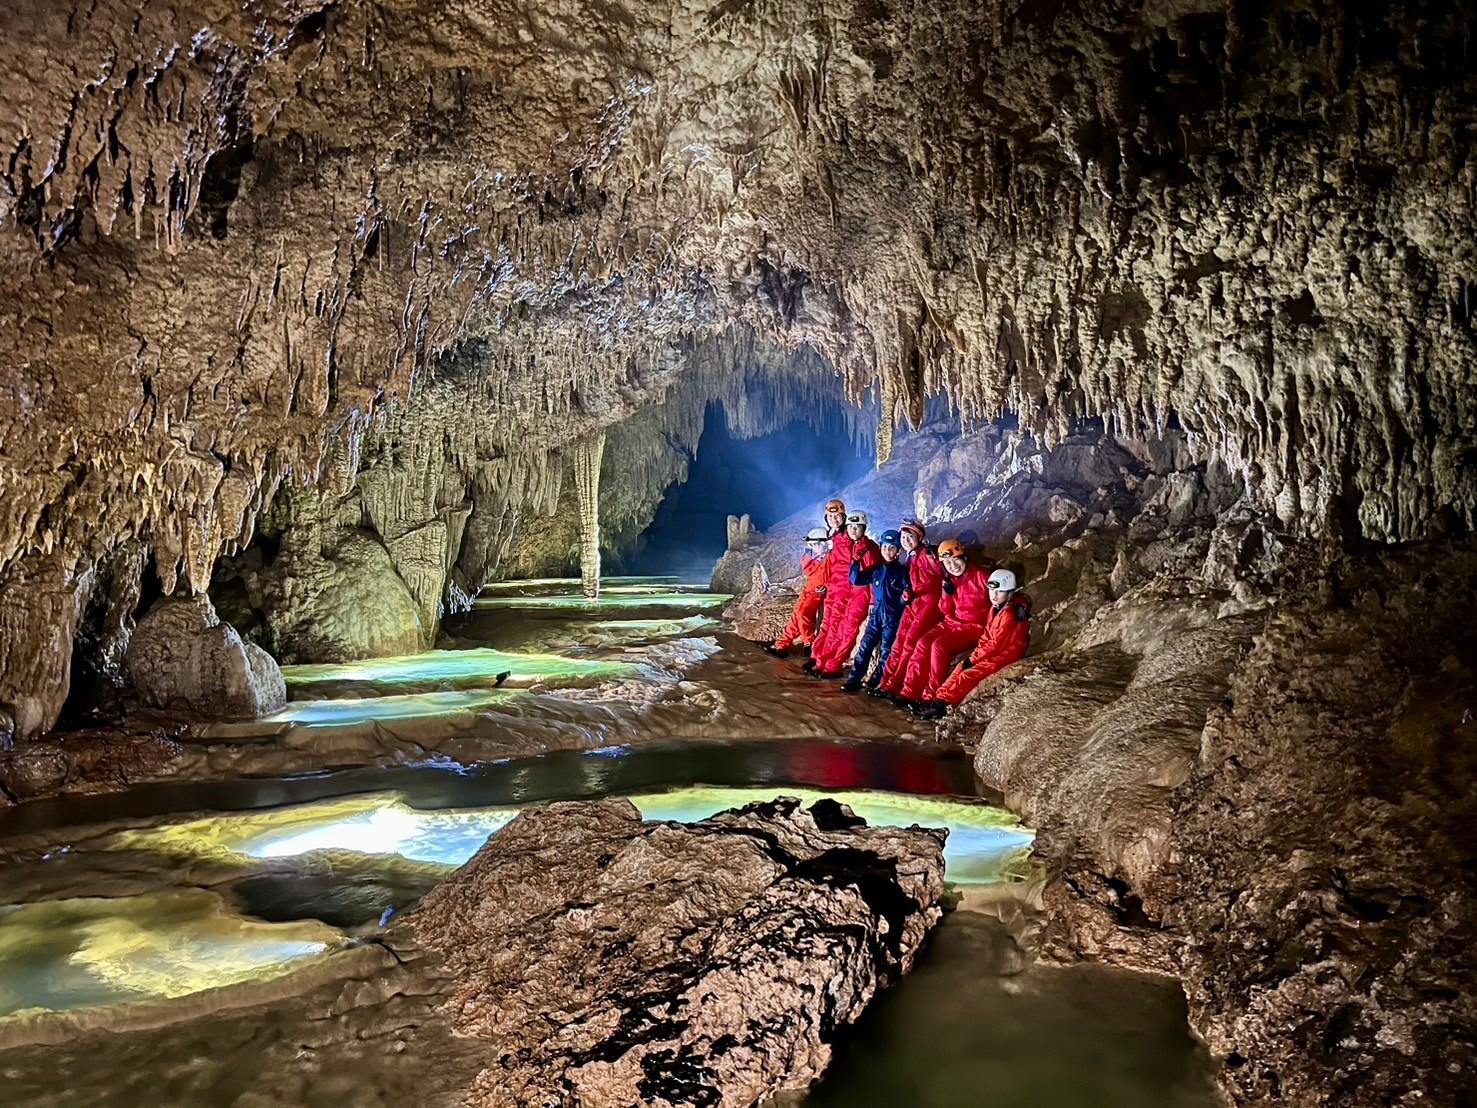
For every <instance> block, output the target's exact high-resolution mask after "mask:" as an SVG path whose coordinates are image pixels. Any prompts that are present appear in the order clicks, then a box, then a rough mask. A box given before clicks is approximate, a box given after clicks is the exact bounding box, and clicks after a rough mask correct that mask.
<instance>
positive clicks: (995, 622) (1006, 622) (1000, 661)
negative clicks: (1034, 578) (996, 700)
mask: <svg viewBox="0 0 1477 1108" xmlns="http://www.w3.org/2000/svg"><path fill="white" fill-rule="evenodd" d="M1030 619H1031V602H1030V601H1029V600H1027V599H1026V598H1025V597H1024V596H1020V595H1015V596H1012V597H1011V598H1010V599H1009V600H1007V601H1006V602H1005V603H1004V604H1002V605H1000V607H998V608H992V609H991V610H990V614H989V616H988V617H987V618H986V620H985V630H984V633H983V634H982V635H980V642H979V645H978V646H976V647H975V648H974V649H973V650H972V651H970V654H969V668H968V669H965V668H964V667H963V666H962V665H961V666H959V667H958V668H957V669H955V670H954V672H953V673H951V674H949V679H948V680H947V681H945V682H944V683H943V684H942V685H940V686H939V690H938V692H937V693H936V694H935V695H934V699H935V700H942V701H943V702H944V703H945V704H958V703H959V702H960V701H961V700H963V699H964V698H965V697H966V696H968V695H969V694H970V693H972V692H973V691H974V687H975V686H976V685H978V684H979V683H980V682H981V681H983V680H984V679H985V678H986V677H988V676H990V674H992V673H995V672H997V671H999V670H1002V669H1004V668H1005V667H1006V666H1008V665H1010V663H1011V662H1018V661H1020V660H1021V659H1022V658H1024V657H1025V656H1026V644H1027V643H1028V642H1029V641H1030V639H1031V623H1030Z"/></svg>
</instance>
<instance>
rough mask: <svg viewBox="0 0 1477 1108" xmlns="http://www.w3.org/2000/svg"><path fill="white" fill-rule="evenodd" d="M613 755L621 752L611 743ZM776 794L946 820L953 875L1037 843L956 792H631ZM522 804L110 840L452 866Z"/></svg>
mask: <svg viewBox="0 0 1477 1108" xmlns="http://www.w3.org/2000/svg"><path fill="white" fill-rule="evenodd" d="M617 750H618V748H617ZM611 756H617V755H616V754H615V752H612V755H611ZM586 761H587V762H588V765H587V766H585V770H586V773H587V775H588V776H589V777H590V780H588V781H586V782H585V783H586V784H587V785H594V786H596V787H599V786H600V785H602V784H603V783H604V781H605V774H606V773H607V772H608V771H609V765H608V763H609V757H604V758H591V759H587V760H586ZM776 796H798V797H800V798H801V799H802V800H804V801H805V802H806V803H807V804H808V803H811V802H813V801H815V800H817V799H819V798H821V797H831V798H833V799H835V800H838V801H840V802H841V803H843V804H847V805H849V806H850V807H851V809H852V810H853V811H854V812H856V814H857V815H859V816H861V817H862V818H863V819H865V820H866V821H867V822H868V823H870V824H873V825H881V826H892V827H908V826H912V825H914V824H916V825H919V826H923V827H946V828H948V830H949V840H948V843H947V844H946V846H945V850H944V860H945V864H946V867H947V874H948V878H949V880H950V881H952V882H954V883H956V884H987V883H990V882H995V881H1000V880H1004V879H1005V878H1006V876H1007V875H1008V874H1009V873H1010V872H1011V871H1012V870H1013V868H1014V867H1016V866H1017V865H1018V864H1019V863H1020V862H1021V861H1022V860H1023V858H1024V856H1025V855H1026V854H1027V853H1028V852H1029V850H1030V847H1031V843H1032V840H1033V836H1032V834H1031V832H1029V831H1027V830H1025V829H1023V828H1022V827H1020V826H1019V824H1018V823H1017V821H1016V818H1015V817H1014V816H1013V815H1011V814H1010V813H1009V812H1006V811H1003V810H1001V809H999V808H991V807H990V806H988V805H986V804H982V803H977V802H973V801H969V800H966V799H962V798H955V797H939V796H912V795H908V794H904V793H887V792H880V791H875V790H864V789H846V790H838V791H826V790H820V789H805V788H795V787H793V786H789V785H766V786H748V787H741V788H737V787H736V788H714V787H707V786H694V787H690V788H679V789H672V790H667V791H664V792H648V793H637V794H632V795H631V796H630V797H629V799H630V800H631V802H632V803H633V804H635V805H636V807H637V808H639V809H640V810H641V813H642V815H643V816H645V817H646V818H647V819H652V820H676V821H678V822H680V823H695V822H697V821H698V820H701V819H706V818H707V817H708V816H710V815H712V814H714V813H715V812H721V811H723V810H725V809H728V808H735V807H740V806H742V805H744V804H751V803H753V802H754V801H758V800H771V799H773V798H774V797H776ZM519 811H520V808H519V807H517V806H512V805H508V806H501V807H485V808H442V809H432V810H424V809H418V808H412V807H411V806H410V805H409V804H408V803H407V802H406V801H405V799H404V798H403V797H402V796H401V795H399V794H397V793H378V794H372V795H367V796H356V797H346V798H341V799H337V800H327V801H318V802H315V803H312V804H304V805H296V806H292V807H286V808H277V809H272V810H269V811H263V812H243V813H235V814H230V815H220V816H208V817H205V818H203V819H198V820H191V821H188V822H184V823H176V824H170V825H166V826H163V827H155V828H147V829H142V830H135V831H123V832H119V833H117V834H116V835H114V836H112V837H111V838H110V840H109V841H108V845H109V846H110V847H111V848H115V849H141V850H152V851H156V852H159V853H163V854H166V855H175V856H185V857H209V858H215V859H217V860H222V861H226V860H229V859H230V858H231V857H232V856H235V857H236V858H238V859H239V858H242V857H245V858H253V859H266V858H277V859H280V858H291V857H298V856H301V855H306V854H314V853H322V852H328V851H348V852H353V853H358V854H369V855H374V854H381V855H382V854H396V855H399V856H400V857H402V858H405V859H407V860H408V861H412V862H421V863H429V864H432V865H436V866H444V867H446V868H447V869H451V868H454V867H456V866H459V865H461V864H462V863H463V862H465V861H466V860H467V859H468V858H470V857H471V856H472V855H473V854H474V853H476V851H477V849H478V848H479V847H481V846H482V844H483V843H484V842H486V841H487V838H488V836H489V835H491V834H492V833H493V832H495V831H497V830H498V829H499V828H500V827H503V826H504V825H506V824H507V823H508V822H509V821H510V820H512V819H513V817H514V816H516V815H517V814H518V812H519Z"/></svg>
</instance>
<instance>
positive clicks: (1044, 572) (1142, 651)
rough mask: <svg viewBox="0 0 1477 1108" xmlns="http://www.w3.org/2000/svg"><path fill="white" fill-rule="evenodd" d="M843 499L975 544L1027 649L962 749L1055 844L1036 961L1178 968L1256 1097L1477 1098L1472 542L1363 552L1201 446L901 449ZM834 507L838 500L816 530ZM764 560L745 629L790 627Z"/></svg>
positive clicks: (989, 442) (1201, 1020)
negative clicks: (921, 518)
mask: <svg viewBox="0 0 1477 1108" xmlns="http://www.w3.org/2000/svg"><path fill="white" fill-rule="evenodd" d="M899 449H900V450H901V451H905V452H910V453H909V454H908V458H909V465H908V467H907V470H906V472H907V473H909V474H911V475H912V477H913V482H912V483H911V487H907V486H906V484H905V485H900V484H899V483H898V482H897V480H896V478H895V477H893V478H890V477H889V476H888V475H887V470H885V469H884V470H882V471H879V472H878V473H875V474H872V475H869V476H868V477H866V478H864V479H863V480H862V481H860V482H858V483H857V484H855V485H853V486H851V487H850V488H848V489H846V490H844V496H845V498H846V499H847V501H848V503H856V504H859V505H863V506H866V507H869V508H873V507H876V508H881V509H882V510H886V511H889V512H896V511H899V510H903V509H904V506H905V505H907V504H909V502H910V501H911V502H912V504H913V505H914V506H918V507H920V508H925V509H927V511H926V512H925V519H926V520H927V521H928V523H929V526H930V529H931V531H932V532H933V533H935V534H936V535H938V536H946V535H953V534H957V533H959V532H960V531H963V530H975V531H976V532H977V535H978V538H979V541H980V546H979V549H980V552H981V556H982V557H986V558H989V559H991V560H992V561H1001V562H1003V563H1004V564H1006V565H1009V566H1012V567H1013V568H1015V569H1016V571H1017V572H1018V573H1019V574H1020V575H1021V576H1022V578H1023V579H1024V581H1025V582H1026V589H1027V592H1028V594H1029V595H1030V596H1031V597H1032V598H1033V600H1034V601H1035V616H1034V619H1033V628H1032V644H1033V646H1032V651H1031V654H1030V655H1029V656H1028V657H1027V658H1026V659H1025V660H1024V661H1022V662H1020V663H1017V664H1016V665H1014V666H1011V667H1008V668H1007V669H1005V670H1003V671H1002V672H1000V673H999V674H997V675H995V676H993V677H991V678H989V679H987V680H986V681H985V682H984V683H983V684H982V685H981V686H980V687H979V688H978V690H976V692H975V693H974V694H973V696H972V697H970V698H969V699H967V700H966V701H965V702H964V704H963V705H962V706H961V707H960V709H959V710H957V711H956V712H954V713H952V714H951V715H950V717H949V718H948V719H947V720H946V722H945V723H944V724H942V725H941V727H940V737H941V738H944V739H947V740H952V741H957V742H960V743H962V744H964V745H965V746H966V747H968V748H969V749H971V750H972V751H973V754H974V765H975V770H976V773H977V775H978V776H979V778H980V779H981V781H983V782H984V783H985V784H986V785H988V786H989V787H991V788H994V789H998V790H999V791H1000V792H1001V793H1002V795H1003V797H1004V800H1005V802H1006V804H1007V806H1009V807H1010V808H1011V809H1012V810H1014V811H1016V812H1018V813H1020V814H1021V816H1022V818H1023V819H1024V820H1025V821H1026V822H1027V823H1029V824H1030V825H1032V826H1033V827H1035V828H1037V829H1038V836H1037V842H1036V845H1037V856H1038V858H1039V859H1040V860H1041V862H1042V863H1043V864H1044V865H1045V866H1046V868H1047V870H1048V873H1049V875H1050V878H1051V881H1050V883H1049V885H1048V886H1047V889H1046V892H1045V903H1046V908H1047V913H1048V926H1047V929H1046V933H1045V936H1044V942H1043V947H1044V950H1045V952H1046V953H1047V954H1048V955H1050V956H1053V957H1064V958H1093V959H1103V960H1108V961H1112V962H1115V963H1119V964H1129V965H1133V966H1137V967H1139V968H1144V969H1150V970H1155V971H1158V972H1161V973H1172V974H1176V975H1178V976H1179V977H1180V978H1181V979H1182V980H1183V982H1184V983H1185V989H1186V995H1187V997H1188V998H1189V1002H1190V1014H1191V1019H1192V1022H1193V1023H1194V1024H1195V1026H1196V1028H1197V1029H1198V1030H1199V1031H1200V1033H1201V1034H1202V1035H1203V1036H1204V1037H1205V1038H1206V1040H1207V1042H1209V1044H1210V1045H1211V1048H1212V1049H1213V1050H1214V1052H1215V1053H1216V1055H1217V1057H1218V1058H1220V1059H1221V1060H1222V1061H1223V1068H1222V1070H1221V1077H1222V1082H1223V1084H1224V1086H1225V1088H1226V1089H1227V1091H1228V1092H1229V1093H1230V1094H1231V1096H1232V1098H1233V1100H1234V1102H1236V1103H1246V1104H1275V1103H1295V1104H1309V1105H1322V1104H1327V1105H1340V1106H1343V1105H1361V1106H1362V1105H1370V1106H1375V1105H1388V1104H1391V1103H1398V1102H1400V1101H1401V1098H1402V1097H1407V1098H1411V1099H1413V1100H1421V1101H1424V1102H1427V1103H1442V1104H1446V1103H1452V1104H1455V1103H1461V1095H1462V1090H1464V1089H1467V1088H1470V1083H1471V1075H1472V1073H1473V1068H1474V1064H1477V1063H1474V1053H1477V1037H1474V1034H1473V1028H1474V1027H1477V1010H1474V1008H1473V1005H1472V1002H1471V997H1472V996H1474V995H1477V985H1474V979H1473V963H1472V959H1471V956H1470V951H1471V949H1472V948H1473V944H1474V942H1477V937H1474V935H1473V929H1474V926H1477V907H1474V888H1473V882H1472V880H1471V873H1472V869H1473V866H1474V865H1477V855H1474V849H1473V843H1474V840H1473V837H1472V836H1471V834H1470V828H1471V822H1472V802H1471V799H1470V798H1471V795H1472V792H1471V789H1472V784H1473V782H1474V781H1477V764H1474V762H1473V757H1472V753H1471V752H1472V750H1473V749H1474V747H1473V743H1472V735H1471V732H1472V729H1473V726H1474V723H1473V719H1472V712H1471V710H1470V706H1471V704H1472V702H1473V692H1474V689H1477V674H1474V672H1473V667H1472V664H1471V661H1470V659H1471V658H1472V657H1474V656H1477V643H1474V642H1473V641H1472V639H1473V631H1472V628H1473V626H1474V623H1473V613H1474V612H1477V596H1474V595H1473V592H1472V583H1473V581H1474V580H1477V576H1474V568H1477V566H1474V561H1473V559H1474V557H1477V554H1474V549H1473V544H1472V541H1471V540H1470V539H1465V540H1452V539H1448V540H1445V541H1441V542H1426V543H1422V544H1414V545H1411V546H1404V547H1358V546H1354V547H1352V548H1345V547H1343V546H1340V545H1339V544H1336V543H1330V542H1328V541H1326V540H1325V541H1316V542H1315V541H1313V540H1310V539H1308V538H1306V537H1304V536H1300V535H1299V534H1298V533H1297V532H1296V531H1294V530H1292V529H1289V528H1287V527H1286V526H1284V525H1282V524H1281V523H1280V522H1279V521H1277V520H1276V519H1275V518H1273V517H1271V516H1270V515H1269V514H1268V513H1266V512H1264V511H1262V510H1259V509H1258V508H1257V507H1256V506H1255V503H1254V497H1251V496H1248V495H1247V490H1246V489H1245V487H1244V486H1243V485H1242V484H1241V482H1240V480H1239V479H1238V478H1237V477H1236V475H1234V474H1233V473H1231V472H1230V471H1228V470H1226V469H1224V468H1223V467H1219V466H1217V465H1215V464H1213V463H1212V464H1208V465H1207V464H1199V465H1197V464H1195V463H1194V461H1193V455H1192V453H1190V452H1189V451H1188V450H1187V442H1186V440H1185V439H1184V437H1183V436H1179V435H1171V436H1168V437H1166V438H1164V439H1161V440H1157V441H1144V440H1131V439H1123V438H1117V437H1114V436H1107V435H1102V434H1097V433H1078V434H1076V435H1074V436H1073V437H1071V438H1069V439H1068V440H1066V441H1065V442H1064V443H1062V444H1060V445H1059V446H1057V447H1056V448H1055V449H1052V450H1042V449H1041V448H1040V444H1039V443H1037V442H1035V441H1034V440H1033V439H1032V438H1031V437H1030V436H1023V435H1020V434H1018V433H1006V434H1002V435H996V436H993V437H991V436H973V437H970V438H967V439H958V438H956V437H951V436H945V435H937V436H934V435H922V436H914V437H913V438H912V439H911V440H903V442H902V443H901V444H900V448H899ZM816 508H817V510H818V506H816ZM815 514H816V513H815V511H807V512H803V513H801V514H799V515H798V516H797V517H796V518H795V519H793V520H787V521H785V522H783V523H782V524H781V525H780V526H779V527H778V528H776V533H775V535H772V536H763V537H760V538H759V539H758V541H756V542H755V543H753V544H752V545H751V547H750V548H749V549H748V550H746V551H743V552H741V553H742V555H743V557H742V558H740V557H739V556H738V552H731V553H730V555H729V556H728V557H727V558H725V560H724V562H723V563H720V566H719V575H720V576H725V577H727V576H731V575H732V574H733V573H734V572H736V571H737V569H738V568H739V567H740V566H742V565H750V566H751V567H752V571H753V573H754V575H755V578H756V582H758V583H757V584H756V587H755V588H754V590H753V591H752V592H750V594H749V595H748V596H747V597H745V598H744V599H743V600H742V601H741V602H739V603H737V604H736V605H735V606H734V609H733V611H734V614H735V616H736V617H737V622H736V626H737V627H738V629H739V630H740V631H741V632H743V633H747V634H748V635H750V636H751V637H754V638H766V637H768V635H769V634H772V630H771V627H772V625H773V620H774V619H775V618H777V617H778V616H779V615H780V614H781V613H782V612H783V611H784V610H785V607H784V601H785V596H784V593H783V591H782V590H781V589H778V588H772V587H765V585H764V581H765V579H767V577H768V573H767V572H766V570H767V569H768V567H771V566H785V565H787V564H788V563H789V561H790V559H791V558H793V551H794V548H795V544H794V542H793V541H790V540H792V538H793V534H794V533H795V532H796V531H797V530H798V529H799V528H800V527H802V526H805V525H808V524H809V522H810V520H812V519H814V518H815Z"/></svg>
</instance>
